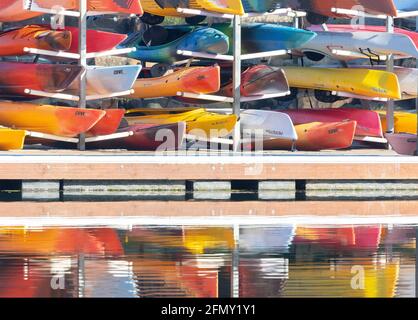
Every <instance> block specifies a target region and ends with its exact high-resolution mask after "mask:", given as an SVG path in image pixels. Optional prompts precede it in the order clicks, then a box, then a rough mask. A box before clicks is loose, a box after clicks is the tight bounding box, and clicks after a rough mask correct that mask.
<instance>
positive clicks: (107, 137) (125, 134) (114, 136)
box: [86, 131, 134, 143]
mask: <svg viewBox="0 0 418 320" xmlns="http://www.w3.org/2000/svg"><path fill="white" fill-rule="evenodd" d="M133 135H134V132H133V131H127V132H118V133H113V134H108V135H104V136H96V137H89V138H86V142H87V143H89V142H98V141H106V140H115V139H121V138H126V137H130V136H133Z"/></svg>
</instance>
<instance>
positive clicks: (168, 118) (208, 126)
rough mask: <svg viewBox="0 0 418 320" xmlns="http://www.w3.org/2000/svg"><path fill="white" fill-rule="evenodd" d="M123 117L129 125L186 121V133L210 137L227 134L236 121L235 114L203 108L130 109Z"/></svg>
mask: <svg viewBox="0 0 418 320" xmlns="http://www.w3.org/2000/svg"><path fill="white" fill-rule="evenodd" d="M125 117H126V118H125V119H126V120H127V121H128V123H129V125H135V124H140V123H152V124H168V123H177V122H186V131H187V133H188V134H192V135H195V136H199V137H211V138H218V137H225V136H227V135H228V134H230V133H231V131H232V130H233V129H234V126H235V124H236V122H237V117H236V116H235V115H223V114H217V113H211V112H207V111H206V110H205V109H203V108H198V109H196V108H178V109H132V110H128V111H127V113H126V115H125Z"/></svg>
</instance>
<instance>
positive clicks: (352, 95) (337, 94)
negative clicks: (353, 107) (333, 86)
mask: <svg viewBox="0 0 418 320" xmlns="http://www.w3.org/2000/svg"><path fill="white" fill-rule="evenodd" d="M332 95H334V96H339V97H345V98H353V99H362V100H371V101H382V102H387V101H389V99H388V98H381V97H368V96H363V95H358V94H353V93H349V92H341V91H332Z"/></svg>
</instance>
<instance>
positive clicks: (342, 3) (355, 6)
mask: <svg viewBox="0 0 418 320" xmlns="http://www.w3.org/2000/svg"><path fill="white" fill-rule="evenodd" d="M402 1H403V0H402ZM299 2H300V3H302V4H303V7H302V9H304V10H306V11H307V19H308V21H309V22H311V23H312V24H322V23H324V22H326V20H328V19H327V17H332V18H341V17H348V16H347V15H341V14H337V13H335V12H333V11H332V10H331V9H332V8H338V9H348V10H361V11H364V12H366V13H369V14H386V15H389V16H396V15H397V10H396V7H395V5H394V3H393V0H379V1H376V0H305V1H299Z"/></svg>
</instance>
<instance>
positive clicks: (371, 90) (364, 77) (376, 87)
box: [283, 67, 402, 99]
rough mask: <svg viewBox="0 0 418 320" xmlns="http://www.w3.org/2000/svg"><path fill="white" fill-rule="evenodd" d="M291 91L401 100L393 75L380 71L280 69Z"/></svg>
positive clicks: (398, 87) (395, 78) (396, 81)
mask: <svg viewBox="0 0 418 320" xmlns="http://www.w3.org/2000/svg"><path fill="white" fill-rule="evenodd" d="M283 70H284V72H285V74H286V77H287V80H288V82H289V86H290V87H296V88H304V89H305V88H306V89H316V90H326V91H337V92H346V93H351V94H355V95H360V96H367V97H378V98H387V99H400V98H401V96H402V95H401V89H400V86H399V81H398V77H397V76H396V74H394V73H391V72H386V71H381V70H370V69H357V68H356V69H345V68H344V69H343V68H302V67H283Z"/></svg>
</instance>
